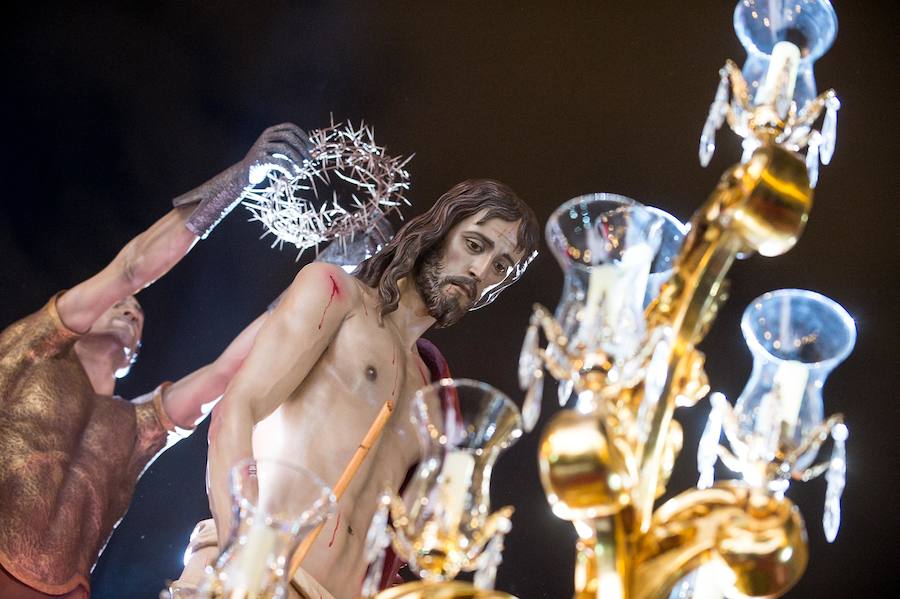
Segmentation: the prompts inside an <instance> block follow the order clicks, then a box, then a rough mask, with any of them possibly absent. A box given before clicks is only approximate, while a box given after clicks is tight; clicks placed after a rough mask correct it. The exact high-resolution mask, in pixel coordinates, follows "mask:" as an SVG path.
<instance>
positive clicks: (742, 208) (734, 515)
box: [535, 113, 812, 599]
mask: <svg viewBox="0 0 900 599" xmlns="http://www.w3.org/2000/svg"><path fill="white" fill-rule="evenodd" d="M760 114H762V113H760ZM760 118H762V117H760ZM767 122H768V121H767ZM757 125H759V130H758V131H757V133H760V136H759V137H760V139H761V140H763V144H762V145H761V147H759V148H758V149H757V150H756V151H755V152H754V153H753V154H752V155H751V157H750V158H749V159H748V160H747V161H746V162H745V163H742V164H738V165H735V166H733V167H732V168H731V169H729V170H728V171H727V172H726V173H725V174H724V176H723V177H722V178H721V180H720V181H719V184H718V186H717V187H716V189H715V190H714V191H713V193H712V194H711V195H710V197H709V199H708V200H707V201H706V203H705V204H704V205H703V206H702V207H701V208H700V209H699V210H697V212H696V213H695V214H694V216H693V218H692V219H691V230H690V233H689V234H688V236H687V238H686V239H685V242H684V245H683V247H682V250H681V252H680V254H679V256H678V258H677V259H676V262H675V269H674V274H673V276H672V277H671V279H670V280H669V282H667V283H666V284H665V285H664V286H663V288H662V290H661V292H660V295H659V297H658V299H657V300H656V301H654V302H653V303H652V304H651V305H650V306H649V307H648V309H647V312H646V316H647V322H648V330H650V331H665V332H666V334H665V335H663V336H662V337H659V336H658V337H656V338H655V339H656V341H655V343H659V344H661V345H659V346H656V345H654V347H648V348H647V349H646V350H645V351H644V352H643V355H644V356H646V360H647V362H646V368H648V369H650V368H652V369H654V371H653V378H654V381H655V387H654V388H653V389H648V387H647V386H646V381H647V378H648V377H647V376H644V377H642V378H641V380H639V381H636V382H635V383H632V384H630V385H629V384H622V383H621V382H619V381H613V380H611V378H612V377H611V376H610V373H611V367H612V365H611V364H610V363H609V361H608V360H606V359H605V356H603V355H600V354H596V352H595V353H591V354H589V353H587V352H585V351H581V352H579V350H578V348H572V347H571V346H568V345H567V340H566V339H565V338H564V337H563V336H562V335H561V333H560V327H559V325H558V323H556V322H555V321H554V320H553V318H552V316H551V315H550V314H549V311H547V310H546V309H544V308H536V310H535V316H536V318H538V319H539V320H538V321H539V322H541V325H542V328H543V330H544V334H545V336H546V337H547V339H548V343H549V346H548V348H547V349H546V350H545V351H544V352H543V354H542V356H541V357H542V359H543V361H544V364H545V365H546V367H547V370H548V372H549V373H550V374H551V375H552V376H554V377H555V378H557V379H559V380H565V379H571V380H573V382H574V385H575V390H576V392H579V393H584V392H589V393H590V398H589V399H591V401H590V402H589V403H587V404H585V403H583V405H582V409H583V408H584V405H590V406H591V409H592V411H591V413H589V414H582V413H577V412H574V411H572V410H563V411H562V412H560V413H559V414H557V415H556V416H555V417H554V418H553V419H552V420H551V421H550V422H549V423H548V425H547V426H546V428H545V429H544V431H543V434H542V438H541V444H540V449H539V458H540V473H541V481H542V483H543V485H544V489H545V491H546V493H547V497H548V500H549V502H550V505H551V506H552V509H553V512H554V513H555V514H556V515H558V516H559V517H561V518H564V519H568V520H572V521H573V522H574V523H575V526H576V530H578V532H579V540H578V543H577V557H576V570H575V589H576V590H575V596H576V597H578V598H582V597H583V598H587V597H592V598H593V597H596V596H598V591H599V595H600V596H602V597H603V598H604V599H606V598H608V597H622V598H628V599H657V598H658V599H664V598H666V597H668V594H669V592H670V590H671V588H672V586H673V585H674V584H675V583H676V582H677V581H678V580H679V579H681V578H682V577H684V576H685V575H687V574H688V573H690V572H691V570H693V569H695V568H697V567H699V566H700V565H702V564H704V563H707V562H710V561H715V562H716V563H718V564H720V565H721V568H720V569H719V572H721V573H728V572H730V574H728V575H727V576H728V577H729V578H728V582H729V583H730V584H733V591H734V592H736V593H741V594H743V595H748V596H778V595H781V594H783V593H785V592H786V591H787V590H788V589H789V588H790V587H791V586H792V585H793V584H794V583H795V582H796V581H797V579H798V578H799V577H800V575H801V574H802V572H803V570H804V568H805V567H806V561H807V549H806V536H805V528H804V524H803V520H802V518H801V517H800V514H799V511H798V510H797V509H796V508H795V507H794V506H793V504H792V503H791V502H790V501H789V500H787V499H784V498H780V497H776V496H774V495H771V494H768V493H767V492H763V491H756V492H751V491H750V490H749V488H747V487H744V486H740V485H723V486H720V487H716V488H713V489H707V490H703V491H698V490H692V491H688V492H687V493H684V494H682V495H680V496H678V497H676V498H675V499H673V500H671V501H669V502H667V503H666V504H665V505H663V506H661V507H660V508H659V510H657V511H656V512H655V513H654V511H653V506H654V502H655V500H656V498H657V497H659V496H660V495H661V494H663V493H664V491H665V486H666V483H667V482H668V478H669V476H670V474H671V472H672V468H673V467H674V462H675V459H676V458H677V455H678V452H679V451H680V449H681V445H682V441H683V439H682V432H681V427H680V425H678V423H677V422H675V421H674V420H673V413H674V410H675V407H676V406H692V405H694V404H696V403H697V401H699V400H700V399H701V398H703V397H704V396H705V395H706V394H707V393H708V392H709V383H708V380H707V377H706V373H705V372H704V369H703V361H704V356H703V354H702V353H701V352H699V351H698V350H697V349H696V345H697V344H698V343H700V341H702V339H703V337H704V336H705V335H706V333H707V331H708V330H709V328H710V326H711V325H712V323H713V321H714V320H715V318H716V316H717V314H718V311H719V307H720V306H721V304H722V303H723V302H724V301H725V298H726V296H727V280H726V278H725V277H726V275H727V273H728V271H729V269H730V268H731V265H732V263H733V262H734V260H735V259H736V258H738V257H741V256H745V255H748V254H751V253H759V254H761V255H763V256H777V255H780V254H782V253H784V252H786V251H788V250H790V249H791V248H792V247H793V246H794V244H796V242H797V240H798V239H799V236H800V234H801V233H802V232H803V229H804V227H805V225H806V221H807V219H808V216H809V212H810V209H811V207H812V190H811V189H810V186H809V178H808V175H807V171H806V166H805V163H804V161H803V160H802V159H801V158H800V157H799V156H797V155H796V154H795V153H793V152H791V151H789V150H787V149H785V148H783V147H781V146H779V145H777V144H776V143H775V142H774V139H775V137H776V135H775V134H776V133H777V131H776V129H778V127H782V128H783V127H784V123H774V124H773V122H768V124H766V123H762V122H760V123H757ZM770 125H771V126H772V127H774V129H773V133H772V135H768V136H767V135H764V133H765V131H764V130H763V129H764V128H765V127H766V126H770ZM648 338H650V337H648ZM582 350H583V348H582ZM654 352H655V353H654ZM651 355H652V356H653V357H652V360H651ZM648 393H655V395H654V396H652V397H647V395H648ZM580 397H584V395H580ZM642 411H644V412H647V413H643V414H642V413H641V412H642ZM724 575H725V574H723V576H724Z"/></svg>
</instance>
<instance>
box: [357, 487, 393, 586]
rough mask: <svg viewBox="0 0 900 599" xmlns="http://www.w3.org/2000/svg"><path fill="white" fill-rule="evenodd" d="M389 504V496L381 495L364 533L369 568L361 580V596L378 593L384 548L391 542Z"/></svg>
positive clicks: (382, 570) (382, 569)
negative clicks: (367, 528)
mask: <svg viewBox="0 0 900 599" xmlns="http://www.w3.org/2000/svg"><path fill="white" fill-rule="evenodd" d="M389 505H390V497H389V496H388V495H387V494H384V495H382V496H381V499H380V504H379V506H378V510H377V511H376V512H375V515H374V516H373V517H372V523H371V524H370V525H369V531H368V532H367V533H366V545H365V553H364V554H363V555H364V557H365V560H366V562H367V563H368V564H369V570H368V572H367V573H366V577H365V579H364V580H363V587H362V596H363V597H374V596H375V595H376V594H377V593H378V590H379V589H378V587H379V586H380V584H381V578H382V575H383V572H384V560H385V554H386V551H385V550H386V549H387V547H388V545H390V544H391V537H390V534H389V533H388V509H389Z"/></svg>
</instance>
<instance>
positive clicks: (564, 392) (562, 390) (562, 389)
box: [556, 379, 575, 407]
mask: <svg viewBox="0 0 900 599" xmlns="http://www.w3.org/2000/svg"><path fill="white" fill-rule="evenodd" d="M574 386H575V381H573V380H572V379H565V380H562V381H560V382H559V386H558V387H557V388H556V393H557V396H558V397H559V405H560V407H565V405H566V404H567V403H569V398H570V397H572V388H573V387H574Z"/></svg>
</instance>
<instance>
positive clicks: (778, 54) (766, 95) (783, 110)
mask: <svg viewBox="0 0 900 599" xmlns="http://www.w3.org/2000/svg"><path fill="white" fill-rule="evenodd" d="M799 66H800V48H798V47H797V46H795V45H794V44H792V43H790V42H778V43H777V44H775V46H773V47H772V58H771V59H770V60H769V69H768V70H767V71H766V77H765V80H764V81H763V83H762V84H761V85H760V86H759V89H758V90H757V91H756V97H755V99H754V103H755V104H756V105H757V106H763V105H768V106H772V107H773V108H774V109H775V110H776V111H777V112H778V115H779V116H780V117H781V118H785V117H786V116H787V113H788V110H789V109H790V107H791V100H792V99H793V98H794V85H795V83H796V81H797V69H798V68H799Z"/></svg>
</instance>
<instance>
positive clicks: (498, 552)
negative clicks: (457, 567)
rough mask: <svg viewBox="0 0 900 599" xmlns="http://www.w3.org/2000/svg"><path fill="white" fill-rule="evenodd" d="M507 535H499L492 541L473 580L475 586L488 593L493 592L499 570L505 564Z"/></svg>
mask: <svg viewBox="0 0 900 599" xmlns="http://www.w3.org/2000/svg"><path fill="white" fill-rule="evenodd" d="M505 536H506V535H504V534H503V533H497V534H496V535H495V536H494V538H493V539H491V540H490V542H489V543H488V545H487V547H486V548H485V550H484V553H483V554H482V556H481V564H480V565H479V567H478V570H477V571H476V572H475V577H474V578H473V579H472V582H473V584H474V585H475V586H476V587H477V588H479V589H484V590H486V591H493V590H494V584H495V583H496V581H497V568H499V567H500V564H501V563H503V539H504V537H505Z"/></svg>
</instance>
